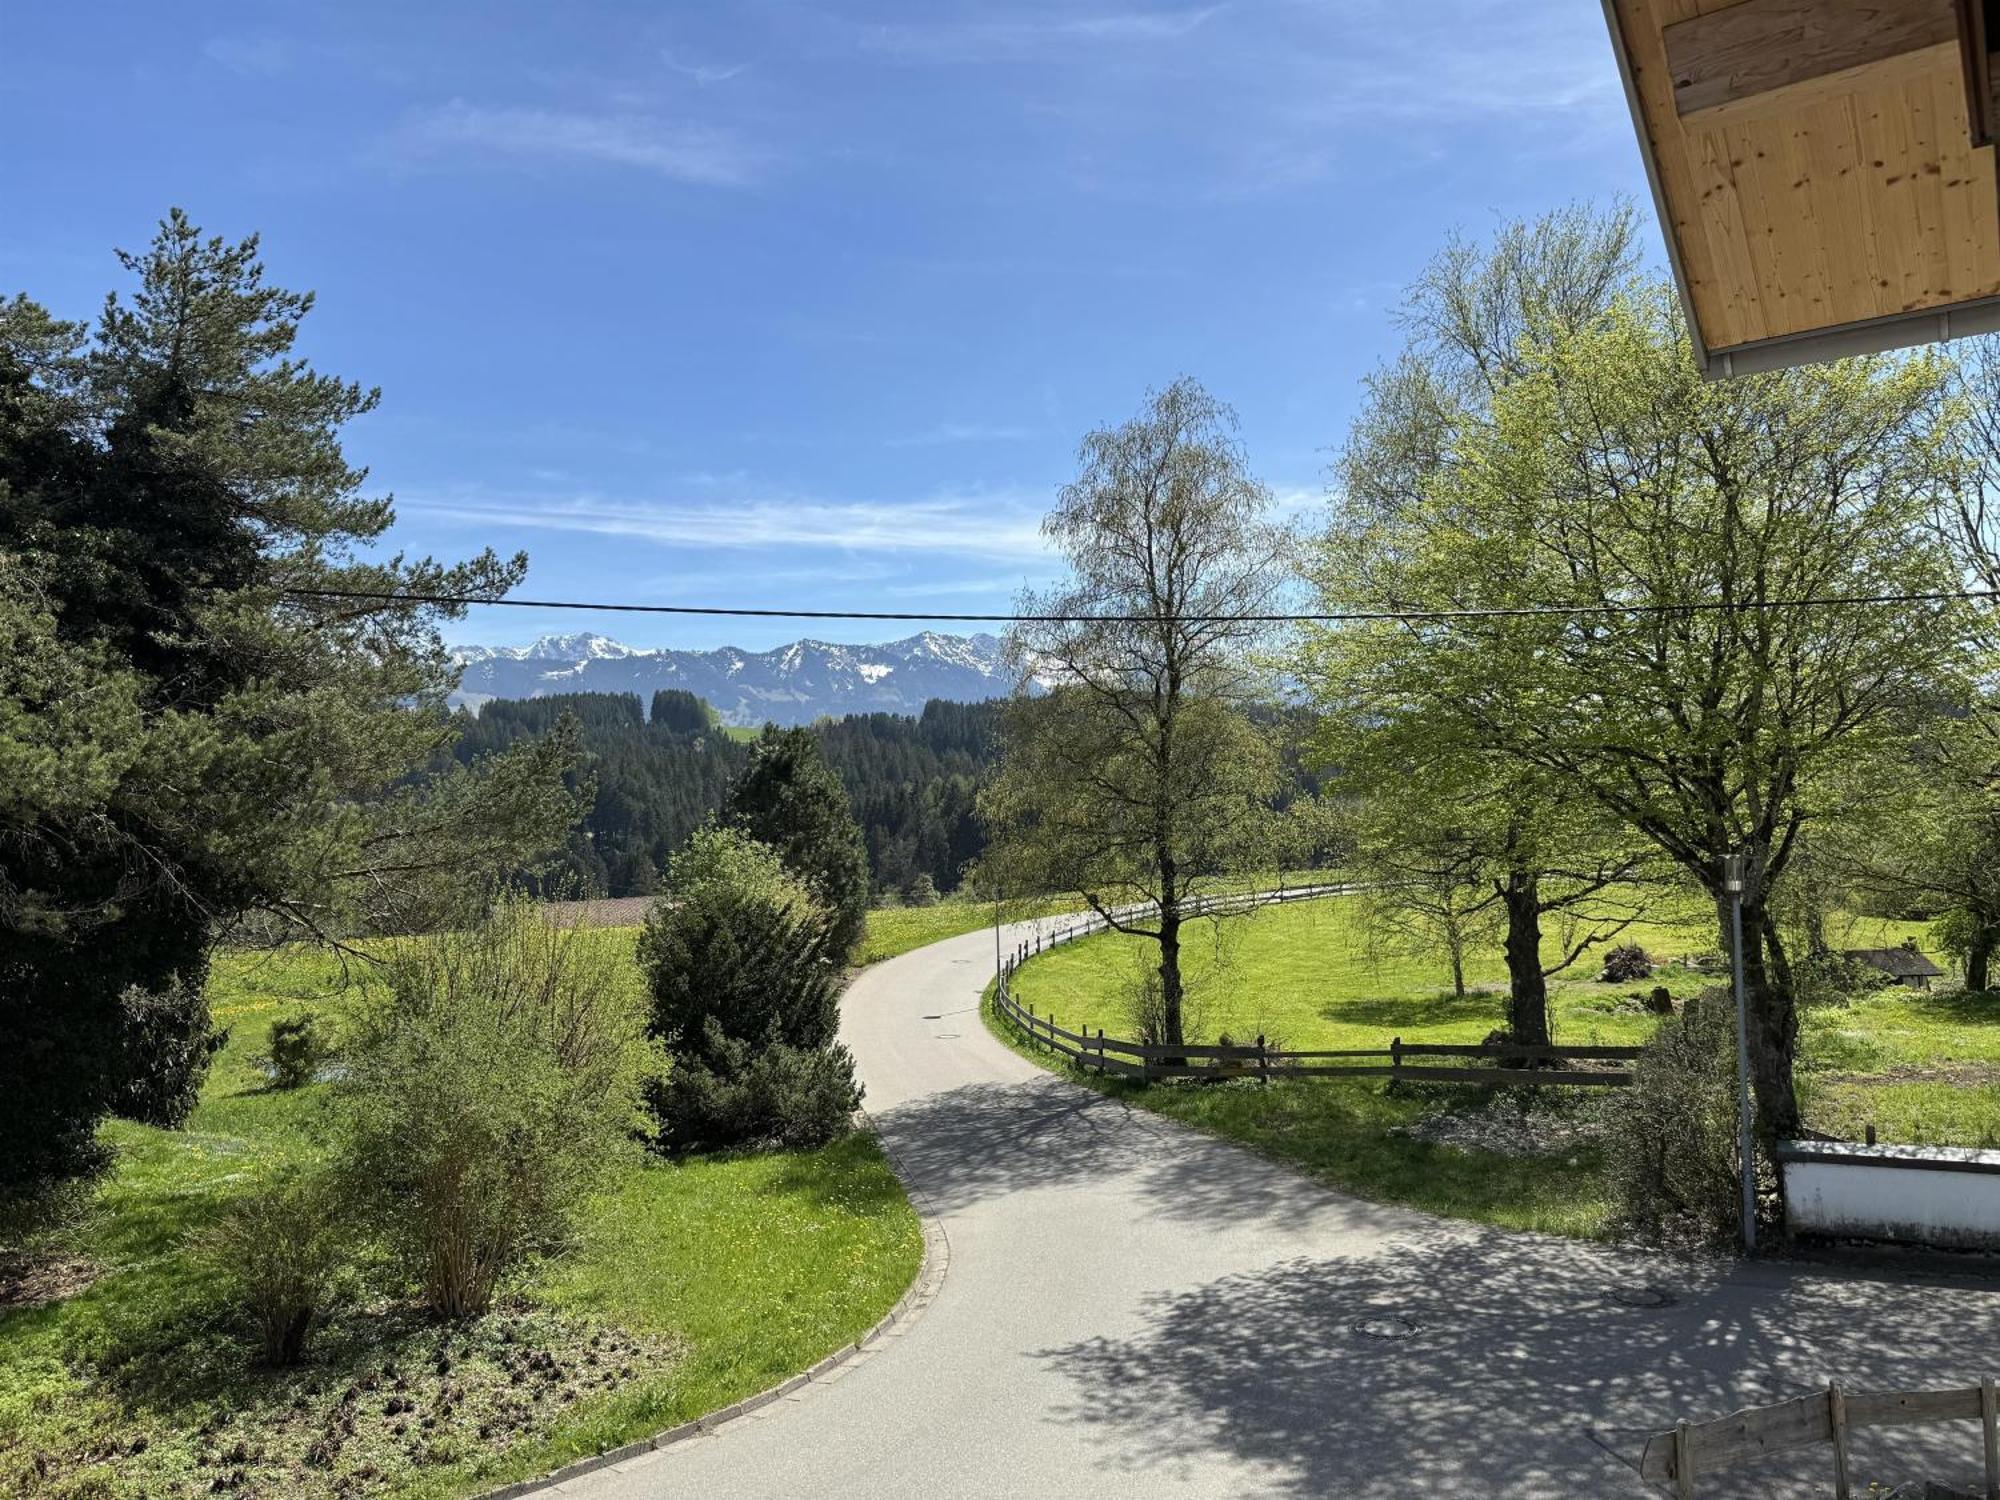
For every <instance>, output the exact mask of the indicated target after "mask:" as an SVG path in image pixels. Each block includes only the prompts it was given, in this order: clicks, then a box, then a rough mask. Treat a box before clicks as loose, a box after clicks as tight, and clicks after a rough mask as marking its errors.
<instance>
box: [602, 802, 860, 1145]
mask: <svg viewBox="0 0 2000 1500" xmlns="http://www.w3.org/2000/svg"><path fill="white" fill-rule="evenodd" d="M667 888H668V891H669V898H668V899H667V900H664V901H661V902H659V903H657V904H655V905H654V907H653V908H652V910H651V911H650V912H648V913H647V916H646V928H645V931H644V932H643V933H642V934H641V936H640V939H639V961H640V965H641V966H642V967H643V968H644V970H645V971H646V974H647V977H648V982H649V983H650V985H651V988H652V1008H651V1020H650V1023H649V1031H650V1034H651V1035H652V1036H653V1037H654V1038H656V1039H657V1040H658V1041H659V1042H660V1043H662V1044H663V1045H664V1046H665V1047H666V1049H667V1051H668V1053H669V1055H670V1056H671V1058H672V1067H671V1070H670V1071H669V1073H668V1074H667V1076H666V1078H665V1079H664V1080H663V1081H661V1082H659V1083H657V1084H656V1085H655V1086H654V1087H653V1088H652V1090H651V1096H650V1097H651V1102H652V1105H653V1110H654V1113H655V1115H656V1116H657V1118H658V1129H659V1134H658V1143H659V1145H660V1147H661V1149H663V1150H666V1151H669V1152H673V1153H680V1152H686V1151H696V1150H715V1149H722V1148H726V1147H732V1146H765V1145H775V1144H783V1145H786V1146H797V1147H804V1146H816V1145H822V1144H824V1143H825V1142H827V1141H830V1140H832V1139H833V1138H834V1137H836V1136H838V1135H840V1134H842V1133H843V1132H844V1131H846V1130H847V1129H848V1127H849V1124H850V1121H851V1117H852V1115H853V1113H854V1110H855V1108H856V1107H857V1106H858V1105H859V1103H860V1099H861V1090H860V1086H859V1085H858V1084H857V1083H856V1082H855V1080H854V1060H853V1058H852V1057H850V1056H849V1055H848V1053H847V1050H846V1049H845V1048H843V1047H840V1046H838V1045H836V1044H835V1042H834V1031H835V1029H836V1027H837V1026H838V1024H839V1019H840V973H839V970H838V968H837V967H836V966H835V964H834V963H833V962H832V960H831V957H830V955H829V953H828V942H829V937H828V924H827V918H826V915H825V913H824V912H823V911H822V910H821V909H820V907H819V906H818V905H817V903H815V902H814V900H813V899H812V895H811V893H810V891H809V890H808V889H807V888H806V887H805V886H804V885H803V884H801V883H800V882H799V881H798V880H797V879H795V878H794V877H793V876H791V875H790V874H788V873H787V872H786V870H785V868H784V866H783V864H782V863H781V862H780V861H779V859H778V857H777V855H776V854H775V853H774V852H772V851H771V850H769V849H767V848H765V847H764V846H763V845H761V844H759V843H757V842H755V841H754V840H752V839H750V838H748V837H746V836H745V835H743V834H741V833H738V832H735V831H733V830H728V829H705V830H703V831H702V832H700V833H697V834H696V835H695V836H694V837H693V838H692V839H691V840H690V841H689V843H688V846H687V847H686V848H685V849H684V850H682V851H681V853H679V854H677V855H676V856H675V857H674V859H673V862H672V864H671V865H670V866H669V869H668V873H667Z"/></svg>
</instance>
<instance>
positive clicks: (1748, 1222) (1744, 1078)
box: [1722, 853, 1757, 1254]
mask: <svg viewBox="0 0 2000 1500" xmlns="http://www.w3.org/2000/svg"><path fill="white" fill-rule="evenodd" d="M1743 864H1744V861H1743V856H1742V854H1741V853H1736V854H1731V855H1727V856H1725V857H1724V859H1723V861H1722V888H1723V889H1724V890H1725V891H1727V892H1728V893H1729V933H1730V940H1731V941H1730V967H1731V968H1732V969H1733V970H1734V971H1735V982H1736V1155H1737V1159H1738V1161H1739V1162H1740V1163H1741V1166H1742V1171H1741V1174H1740V1175H1741V1176H1742V1179H1743V1250H1744V1253H1745V1254H1754V1253H1756V1249H1757V1149H1756V1141H1755V1137H1754V1134H1753V1129H1752V1115H1751V1110H1750V1015H1749V1009H1748V1007H1747V1006H1746V1005H1745V1004H1744V1001H1743Z"/></svg>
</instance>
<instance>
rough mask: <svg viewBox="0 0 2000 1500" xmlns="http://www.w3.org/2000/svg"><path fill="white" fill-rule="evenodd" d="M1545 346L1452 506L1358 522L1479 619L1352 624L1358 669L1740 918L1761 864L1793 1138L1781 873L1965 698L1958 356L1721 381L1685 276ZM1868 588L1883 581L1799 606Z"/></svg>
mask: <svg viewBox="0 0 2000 1500" xmlns="http://www.w3.org/2000/svg"><path fill="white" fill-rule="evenodd" d="M1523 348H1524V354H1523V363H1522V368H1521V369H1520V370H1519V372H1518V373H1517V374H1516V375H1515V376H1514V377H1512V378H1511V379H1510V380H1509V381H1508V382H1507V383H1506V384H1505V385H1504V386H1502V387H1500V388H1499V389H1498V390H1497V391H1496V392H1495V394H1494V397H1493V401H1492V405H1491V419H1490V421H1489V422H1487V423H1485V424H1482V426H1481V427H1480V429H1478V430H1477V431H1474V432H1472V433H1470V434H1469V435H1468V436H1467V437H1466V438H1465V439H1464V440H1463V442H1462V443H1461V445H1460V451H1459V452H1458V454H1457V455H1456V458H1455V461H1454V462H1453V463H1452V465H1451V466H1450V467H1449V468H1448V469H1447V470H1441V471H1440V472H1439V473H1438V474H1437V476H1436V477H1435V478H1434V479H1433V480H1431V481H1429V482H1428V483H1427V484H1426V486H1425V489H1424V500H1425V503H1424V504H1423V505H1421V506H1410V507H1398V508H1385V509H1384V510H1382V511H1381V512H1380V513H1378V514H1377V515H1375V516H1373V517H1371V518H1370V519H1369V524H1368V525H1366V526H1364V527H1360V528H1357V529H1355V530H1354V531H1353V532H1352V533H1351V534H1350V535H1349V536H1348V537H1347V538H1346V539H1345V541H1344V543H1343V545H1344V546H1346V547H1348V548H1351V549H1354V552H1355V555H1356V557H1357V559H1359V558H1363V557H1365V559H1366V561H1365V564H1364V563H1361V562H1357V564H1356V565H1357V566H1365V567H1366V568H1367V569H1368V570H1369V571H1370V573H1371V574H1372V577H1373V579H1374V590H1375V594H1376V596H1379V597H1382V598H1388V599H1393V600H1394V601H1395V602H1396V604H1397V605H1398V606H1400V607H1402V608H1404V609H1406V610H1413V611H1414V610H1450V611H1471V612H1472V613H1470V614H1465V615H1461V616H1460V617H1458V618H1452V619H1438V620H1403V621H1394V622H1376V623H1371V624H1363V625H1356V626H1354V627H1351V628H1349V629H1347V630H1344V631H1343V632H1342V635H1343V637H1344V639H1343V640H1342V642H1341V645H1340V647H1339V649H1340V650H1341V651H1342V652H1343V653H1346V654H1347V655H1348V656H1349V658H1350V660H1351V662H1352V664H1353V669H1352V671H1351V673H1350V675H1349V677H1348V679H1347V680H1348V681H1349V682H1350V683H1351V684H1352V685H1353V687H1354V688H1355V689H1357V690H1358V692H1362V693H1365V694H1366V695H1367V696H1368V698H1369V699H1370V700H1371V701H1373V702H1375V703H1377V704H1378V705H1380V707H1381V710H1382V711H1383V712H1384V713H1386V714H1392V715H1393V714H1399V713H1401V712H1403V711H1404V710H1405V707H1406V706H1413V707H1414V708H1415V709H1416V710H1417V711H1427V710H1428V709H1429V708H1431V707H1433V706H1435V705H1438V704H1447V703H1448V704H1455V705H1457V715H1458V718H1459V721H1460V722H1461V723H1462V724H1464V725H1465V726H1466V727H1467V729H1468V732H1469V733H1470V734H1471V735H1473V736H1474V737H1476V739H1477V741H1478V743H1480V744H1481V745H1482V746H1484V747H1486V748H1487V749H1488V750H1489V751H1490V752H1491V753H1494V754H1497V755H1501V756H1504V757H1505V758H1507V759H1508V760H1511V761H1513V762H1515V763H1517V764H1519V765H1522V766H1525V767H1531V768H1533V769H1535V770H1536V771H1538V772H1541V773H1543V774H1545V775H1547V776H1549V777H1551V778H1554V779H1555V780H1556V782H1557V783H1558V784H1559V785H1560V787H1561V788H1562V789H1563V790H1564V791H1565V793H1566V794H1568V795H1571V796H1584V797H1589V798H1591V799H1593V800H1594V801H1596V802H1597V803H1598V804H1599V805H1600V806H1601V807H1603V808H1604V809H1606V810H1607V811H1609V812H1610V813H1612V814H1614V815H1615V816H1617V817H1618V818H1620V819H1622V820H1624V821H1625V822H1626V823H1627V824H1629V825H1630V826H1631V827H1632V828H1634V829H1636V830H1637V831H1638V832H1640V833H1641V834H1643V835H1644V836H1645V837H1646V838H1647V839H1648V840H1649V841H1650V842H1651V843H1652V844H1653V845H1654V846H1656V847H1657V849H1658V850H1659V851H1660V852H1661V854H1662V855H1663V856H1665V857H1666V858H1667V859H1670V860H1671V861H1672V862H1673V863H1674V864H1675V865H1676V866H1678V868H1679V870H1680V871H1681V872H1682V873H1683V874H1684V875H1685V877H1686V878H1687V879H1689V880H1690V881H1692V882H1694V883H1696V884H1698V885H1699V886H1700V887H1701V888H1702V889H1703V890H1705V891H1706V892H1708V893H1709V894H1710V896H1711V897H1712V898H1713V899H1714V900H1715V903H1716V910H1717V915H1718V921H1719V924H1720V929H1719V930H1720V931H1721V932H1722V933H1726V932H1727V931H1728V922H1729V911H1730V908H1729V895H1728V893H1727V891H1726V890H1725V887H1724V880H1723V860H1724V858H1725V856H1727V855H1730V854H1732V853H1740V854H1741V855H1742V856H1743V865H1744V872H1745V886H1744V891H1743V927H1744V936H1745V959H1746V962H1745V970H1746V984H1747V989H1748V996H1749V1010H1750V1023H1751V1024H1750V1043H1751V1046H1750V1051H1751V1073H1752V1083H1753V1086H1754V1088H1755V1092H1756V1098H1757V1106H1758V1115H1759V1120H1760V1123H1761V1127H1762V1129H1763V1131H1764V1132H1765V1134H1766V1136H1767V1137H1769V1136H1783V1135H1788V1134H1790V1133H1792V1132H1794V1131H1796V1130H1797V1129H1798V1128H1799V1125H1800V1118H1799V1107H1798V1100H1797V1096H1796V1094H1795V1091H1794V1089H1793V1082H1792V1061H1793V1055H1794V1050H1795V1045H1796V1041H1797V1034H1798V1023H1797V1015H1796V1008H1795V1003H1794V990H1793V984H1792V975H1791V971H1790V959H1789V955H1788V954H1787V953H1786V951H1785V948H1784V945H1783V943H1782V941H1781V939H1780V937H1779V933H1778V929H1777V926H1776V924H1775V923H1774V922H1773V921H1772V920H1771V911H1770V902H1771V895H1772V890H1773V887H1774V886H1775V885H1776V884H1777V883H1778V882H1779V881H1780V880H1782V879H1783V877H1784V874H1785V872H1786V869H1787V867H1788V865H1789V863H1790V861H1791V860H1792V858H1793V856H1794V854H1795V851H1796V850H1797V848H1798V842H1799V839H1800V838H1801V836H1802V835H1803V834H1804V833H1805V832H1806V831H1807V830H1808V829H1810V828H1811V827H1813V826H1814V825H1815V824H1819V823H1823V822H1830V821H1835V820H1838V819H1840V818H1842V817H1843V816H1845V815H1846V814H1848V813H1849V812H1850V811H1851V810H1852V809H1853V808H1854V807H1855V806H1857V805H1863V804H1871V803H1875V802H1879V801H1880V800H1881V799H1884V798H1887V797H1892V796H1894V795H1895V794H1896V792H1897V789H1898V788H1899V787H1900V786H1902V785H1904V784H1905V781H1906V778H1907V776H1908V774H1909V767H1910V765H1911V756H1910V748H1911V744H1912V740H1913V737H1914V736H1915V735H1916V734H1917V733H1918V732H1919V730H1920V729H1921V727H1922V726H1923V725H1924V724H1925V723H1926V722H1927V721H1928V720H1929V719H1930V718H1931V717H1932V716H1934V715H1935V713H1936V712H1937V711H1938V708H1939V706H1940V705H1941V704H1948V703H1951V702H1955V701H1962V699H1963V694H1964V690H1965V673H1966V670H1967V668H1968V666H1969V664H1970V663H1969V658H1970V649H1971V648H1970V631H1969V628H1968V621H1967V620H1966V618H1965V617H1964V611H1963V608H1962V607H1961V606H1959V605H1956V604H1953V603H1949V602H1925V601H1922V600H1913V599H1911V598H1910V597H1909V596H1911V595H1923V594H1930V593H1935V592H1939V591H1945V590H1950V589H1952V588H1954V587H1956V586H1957V583H1958V577H1959V575H1958V572H1957V568H1956V564H1955V561H1954V559H1953V557H1952V556H1951V553H1950V550H1949V548H1948V547H1946V546H1945V545H1944V543H1943V541H1942V540H1941V538H1940V536H1939V534H1938V530H1937V523H1938V519H1939V516H1940V511H1941V507H1942V506H1943V505H1944V504H1945V503H1946V500H1947V488H1948V480H1949V477H1950V467H1951V457H1950V450H1951V447H1952V440H1953V434H1952V432H1951V429H1950V417H1951V412H1950V409H1949V406H1948V403H1947V402H1946V400H1945V394H1946V367H1945V365H1944V363H1943V361H1942V360H1940V359H1938V358H1935V357H1913V358H1902V359H1894V360H1884V359H1863V360H1850V361H1846V362H1843V363H1841V364H1838V365H1833V366H1821V367H1813V368H1808V369H1801V370H1795V371H1788V372H1784V373H1781V374H1776V375H1768V376H1757V377H1753V378H1749V379H1742V380H1733V381H1726V382H1719V383H1711V382H1708V381H1705V380H1704V379H1703V378H1702V377H1701V375H1700V373H1699V372H1698V371H1697V370H1696V368H1695V366H1694V363H1693V360H1692V358H1691V357H1690V355H1689V352H1688V346H1687V341H1686V337H1685V333H1684V330H1683V328H1682V326H1681V322H1680V314H1679V309H1678V305H1677V303H1676V302H1675V300H1674V298H1673V295H1672V293H1671V291H1670V290H1669V289H1667V288H1664V287H1660V288H1647V289H1645V290H1643V291H1640V292H1636V293H1633V294H1629V295H1625V296H1621V297H1620V298H1619V299H1617V300H1616V301H1615V302H1614V303H1613V305H1612V306H1611V308H1610V309H1609V310H1608V311H1607V312H1605V313H1604V314H1603V315H1602V316H1601V317H1599V318H1596V319H1594V320H1592V321H1590V322H1588V323H1587V324H1585V325H1584V326H1582V327H1580V328H1577V329H1574V330H1563V331H1561V332H1559V333H1557V334H1553V335H1551V336H1548V337H1545V338H1539V339H1536V340H1532V341H1530V342H1529V343H1527V344H1526V345H1524V346H1523ZM1852 598H1859V599H1869V600H1876V601H1881V602H1875V603H1870V604H1868V605H1865V606H1841V605H1837V604H1811V605H1807V606H1804V607H1801V606H1799V605H1797V604H1795V603H1792V602H1790V601H1798V600H1808V601H1810V600H1836V599H1852ZM1549 605H1556V606H1567V607H1569V608H1568V609H1565V610H1564V611H1562V612H1553V613H1550V612H1538V611H1540V610H1541V609H1542V607H1544V606H1549ZM1571 610H1573V611H1574V612H1571ZM1513 611H1522V612H1521V613H1510V612H1513ZM1484 612H1497V613H1484Z"/></svg>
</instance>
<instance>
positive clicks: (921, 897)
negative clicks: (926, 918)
mask: <svg viewBox="0 0 2000 1500" xmlns="http://www.w3.org/2000/svg"><path fill="white" fill-rule="evenodd" d="M903 902H904V904H905V905H907V906H936V905H937V903H938V889H937V882H936V881H934V880H932V879H931V876H930V871H928V870H920V871H918V872H917V878H916V879H914V880H912V881H911V882H910V883H909V884H908V885H906V886H904V887H903Z"/></svg>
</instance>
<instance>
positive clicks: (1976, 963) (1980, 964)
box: [1965, 912, 1994, 990]
mask: <svg viewBox="0 0 2000 1500" xmlns="http://www.w3.org/2000/svg"><path fill="white" fill-rule="evenodd" d="M1971 915H1972V941H1971V942H1970V943H1968V944H1967V945H1966V949H1965V987H1966V988H1967V989H1968V990H1984V989H1987V988H1988V987H1989V973H1988V971H1989V970H1990V969H1991V967H1992V961H1993V935H1994V934H1993V928H1992V927H1990V926H1989V925H1988V924H1987V921H1986V919H1985V918H1984V917H1982V916H1981V915H1980V914H1979V913H1978V912H1973V913H1972V914H1971Z"/></svg>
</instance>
